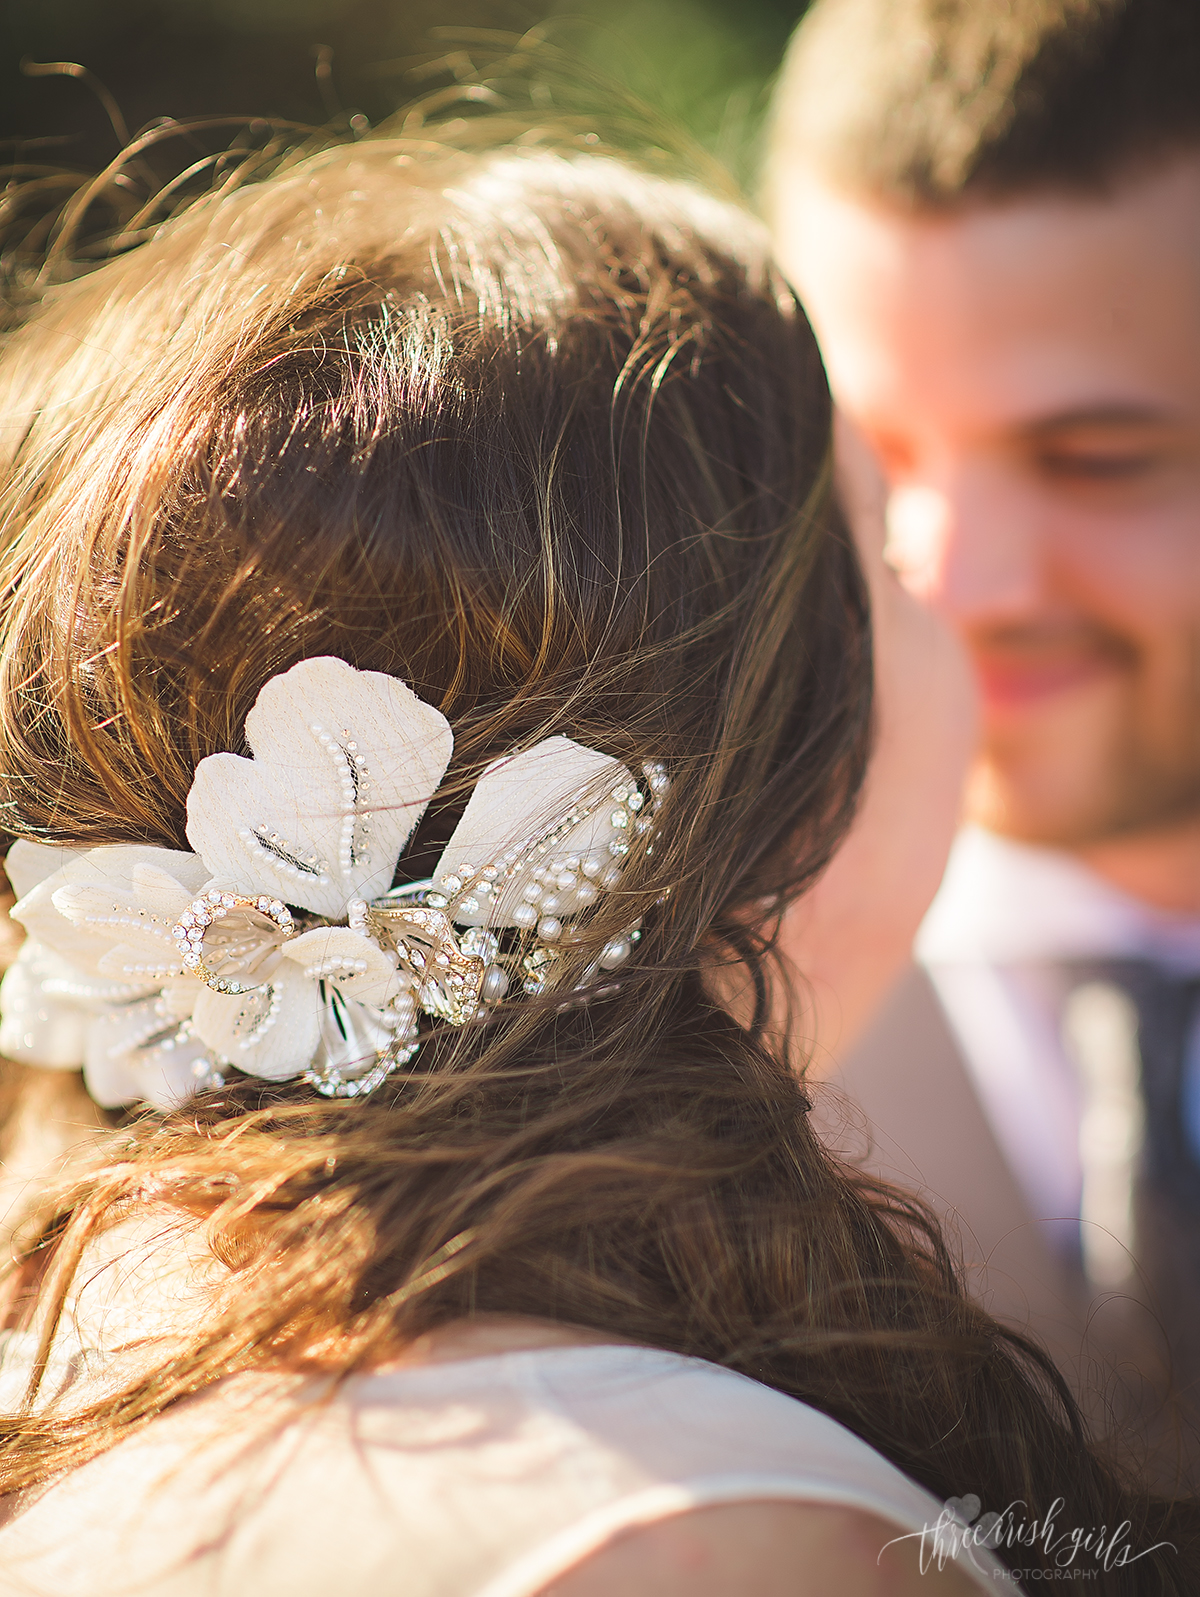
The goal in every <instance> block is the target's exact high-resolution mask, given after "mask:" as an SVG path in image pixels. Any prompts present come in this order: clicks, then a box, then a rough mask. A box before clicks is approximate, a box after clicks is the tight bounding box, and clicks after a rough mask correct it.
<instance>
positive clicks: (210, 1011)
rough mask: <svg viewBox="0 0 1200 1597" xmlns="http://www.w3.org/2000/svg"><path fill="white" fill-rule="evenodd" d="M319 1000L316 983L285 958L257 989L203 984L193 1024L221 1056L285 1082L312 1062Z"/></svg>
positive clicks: (251, 1072)
mask: <svg viewBox="0 0 1200 1597" xmlns="http://www.w3.org/2000/svg"><path fill="white" fill-rule="evenodd" d="M317 1005H318V989H317V984H316V982H314V981H309V980H308V979H307V978H306V977H305V976H304V974H303V972H302V971H301V970H300V969H299V967H298V966H296V965H293V964H291V963H290V962H289V961H287V960H280V962H279V965H278V967H277V969H276V970H275V971H274V972H273V973H272V975H271V977H270V979H269V980H268V981H266V982H264V983H263V985H262V986H261V987H256V988H255V989H254V990H253V991H252V992H248V993H238V994H234V993H218V992H214V991H213V989H212V988H211V987H204V988H201V990H200V994H199V997H198V998H197V999H196V1007H195V1009H194V1010H193V1012H192V1024H193V1026H194V1027H195V1030H196V1034H197V1036H199V1037H202V1038H203V1039H204V1041H205V1042H206V1043H207V1044H208V1045H209V1047H210V1048H211V1049H212V1051H213V1053H215V1054H216V1056H217V1058H218V1060H220V1061H222V1062H226V1063H228V1064H231V1065H234V1066H236V1067H237V1069H238V1070H242V1071H245V1072H246V1074H247V1075H250V1076H261V1077H263V1078H264V1079H265V1080H267V1081H286V1080H288V1078H289V1077H291V1076H299V1075H301V1074H302V1073H303V1072H304V1071H305V1070H307V1069H308V1067H309V1065H310V1064H311V1063H312V1057H313V1054H314V1053H315V1052H316V1048H317V1042H318V1038H319V1030H320V1028H319V1017H318V1012H317Z"/></svg>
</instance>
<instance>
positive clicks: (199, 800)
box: [187, 658, 454, 919]
mask: <svg viewBox="0 0 1200 1597" xmlns="http://www.w3.org/2000/svg"><path fill="white" fill-rule="evenodd" d="M246 738H247V741H248V742H249V744H250V747H251V749H252V750H253V751H254V758H253V759H252V760H246V759H242V758H241V757H240V756H238V755H235V754H214V755H211V756H210V757H209V758H208V759H206V760H201V762H200V764H199V766H198V767H197V769H196V778H195V781H194V782H193V784H192V790H191V792H190V794H189V795H188V828H187V833H188V840H189V842H190V843H191V844H192V846H193V848H195V849H196V851H197V852H198V853H200V854H202V855H203V856H204V859H205V861H206V862H207V864H208V866H209V868H210V870H211V872H212V874H213V875H214V876H215V877H216V878H217V879H218V880H220V881H223V882H224V881H229V882H236V883H241V884H244V887H243V891H245V890H247V889H249V888H253V889H255V890H261V889H263V888H269V889H270V890H271V891H272V892H274V893H276V894H277V895H278V896H279V897H280V898H281V899H283V900H284V902H285V903H288V904H297V905H302V906H303V907H304V908H305V909H311V910H314V911H315V912H316V913H317V914H319V915H328V916H329V917H330V918H332V919H339V918H340V917H341V916H342V915H343V914H344V913H345V910H346V906H347V904H348V903H349V902H350V901H351V900H352V899H355V898H374V897H377V896H378V895H379V894H381V893H384V892H386V891H387V889H388V888H389V887H390V886H391V884H392V876H393V875H394V873H395V869H396V861H397V859H398V858H399V856H400V850H401V848H403V846H404V844H405V842H406V841H407V839H408V837H409V835H410V834H411V832H412V830H413V828H414V827H415V826H416V824H417V822H418V821H419V820H420V818H421V816H422V814H423V813H424V810H425V806H426V805H427V804H428V802H429V800H430V798H431V797H432V796H433V794H434V792H435V791H436V789H437V785H438V783H439V782H440V781H441V779H442V776H443V775H444V774H445V770H446V767H447V765H448V764H449V763H450V754H451V751H452V749H453V746H454V739H453V736H452V734H451V732H450V726H449V723H448V722H447V721H446V719H445V717H444V716H443V715H441V714H439V712H438V711H437V710H435V709H433V707H432V706H431V705H428V704H424V703H422V701H421V700H420V699H418V698H417V697H416V695H415V694H414V693H413V692H411V690H410V689H409V688H407V687H405V685H404V683H402V682H400V681H398V680H397V679H396V678H395V677H390V676H386V675H384V674H383V673H382V672H378V671H356V670H355V669H354V668H353V667H352V666H349V665H347V664H346V663H345V661H344V660H335V659H331V658H322V659H316V660H304V661H302V662H301V663H300V664H299V665H295V666H293V667H292V669H291V670H290V671H285V672H284V673H283V674H282V675H280V676H277V677H273V678H272V679H271V681H269V682H268V683H267V684H266V686H265V687H264V688H263V690H262V692H261V693H260V694H259V696H258V699H257V701H256V703H255V705H254V708H253V709H252V710H251V711H250V714H249V715H248V716H247V717H246Z"/></svg>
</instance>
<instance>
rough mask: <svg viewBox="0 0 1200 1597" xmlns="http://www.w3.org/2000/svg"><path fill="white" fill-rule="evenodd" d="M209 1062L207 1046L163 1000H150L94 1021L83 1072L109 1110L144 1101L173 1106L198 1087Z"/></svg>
mask: <svg viewBox="0 0 1200 1597" xmlns="http://www.w3.org/2000/svg"><path fill="white" fill-rule="evenodd" d="M208 1062H209V1053H208V1048H207V1047H206V1045H205V1044H204V1043H203V1042H202V1041H201V1040H200V1038H198V1037H196V1036H194V1035H192V1034H191V1028H190V1027H188V1026H187V1025H186V1023H185V1024H184V1025H183V1026H182V1027H181V1026H180V1024H179V1022H178V1021H177V1020H176V1019H175V1018H174V1017H173V1016H172V1015H171V1014H170V1013H169V1011H168V1008H167V1006H166V1005H165V1004H164V1003H163V1002H162V1000H161V999H160V998H147V999H145V1000H144V1001H143V1002H141V1003H137V1004H125V1005H122V1006H121V1007H120V1008H115V1009H111V1010H109V1011H108V1012H107V1013H106V1014H104V1015H100V1016H98V1017H97V1018H96V1019H94V1020H93V1021H92V1022H91V1024H90V1025H89V1027H88V1032H87V1053H86V1058H85V1060H84V1067H83V1075H84V1081H85V1083H86V1084H87V1089H88V1092H89V1093H90V1094H91V1096H92V1097H93V1098H94V1099H95V1100H96V1102H97V1103H98V1104H100V1105H101V1106H102V1107H103V1108H105V1109H116V1108H118V1107H119V1106H120V1105H122V1104H129V1103H140V1102H145V1103H150V1104H153V1105H154V1106H155V1108H158V1109H170V1108H174V1107H175V1106H176V1105H177V1104H179V1103H181V1102H182V1101H183V1100H184V1099H185V1098H187V1097H188V1096H189V1095H190V1094H191V1093H192V1092H194V1091H195V1090H196V1087H197V1085H198V1081H199V1079H200V1077H201V1076H204V1075H207V1073H208V1070H207V1067H208ZM197 1066H199V1067H200V1069H199V1070H197Z"/></svg>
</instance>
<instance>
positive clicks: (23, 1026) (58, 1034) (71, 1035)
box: [0, 941, 91, 1070]
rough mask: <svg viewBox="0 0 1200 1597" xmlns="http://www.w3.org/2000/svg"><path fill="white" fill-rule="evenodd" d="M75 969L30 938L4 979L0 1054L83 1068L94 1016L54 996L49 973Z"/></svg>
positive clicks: (0, 995) (29, 1062)
mask: <svg viewBox="0 0 1200 1597" xmlns="http://www.w3.org/2000/svg"><path fill="white" fill-rule="evenodd" d="M69 970H71V966H69V965H68V964H67V963H66V961H65V960H62V959H59V957H58V956H57V954H52V953H51V952H50V950H49V949H48V948H45V947H44V946H43V945H42V944H41V943H35V942H32V941H28V942H26V943H24V944H22V947H21V951H20V953H19V954H18V955H17V957H16V959H15V960H14V961H13V963H12V964H11V965H10V966H9V968H8V970H7V971H6V972H5V975H4V980H3V981H2V982H0V1053H2V1054H4V1055H5V1056H6V1057H7V1058H9V1059H17V1060H20V1062H21V1063H22V1064H26V1065H42V1066H44V1067H45V1068H47V1069H49V1070H78V1069H79V1067H80V1066H81V1065H82V1064H83V1055H84V1049H85V1038H86V1034H87V1026H88V1021H89V1020H90V1018H91V1017H90V1015H89V1014H88V1012H87V1010H85V1009H81V1008H78V1007H77V1006H76V1005H74V1004H67V1003H63V1002H61V1001H57V1000H50V999H48V998H47V997H46V994H45V993H44V992H43V991H42V983H43V982H44V981H45V979H46V978H47V977H48V976H51V975H59V976H61V975H62V973H63V972H64V971H69Z"/></svg>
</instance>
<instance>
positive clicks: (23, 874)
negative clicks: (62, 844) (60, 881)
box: [4, 837, 85, 898]
mask: <svg viewBox="0 0 1200 1597" xmlns="http://www.w3.org/2000/svg"><path fill="white" fill-rule="evenodd" d="M84 852H85V850H83V849H79V848H58V847H57V846H56V845H54V844H51V843H31V842H30V841H29V840H28V838H24V837H22V838H18V839H17V841H16V842H15V843H14V844H13V846H12V847H11V848H10V849H9V851H8V853H7V855H6V856H5V860H4V872H5V875H6V876H7V877H8V879H9V881H10V882H11V883H12V890H13V892H14V893H15V894H16V895H17V897H18V898H24V897H25V895H26V893H32V891H33V889H34V888H35V887H36V886H37V884H38V883H39V882H44V881H45V880H46V878H47V877H48V876H53V875H54V873H55V871H60V870H62V868H63V866H64V865H68V864H69V863H70V862H71V860H74V859H79V858H81V857H82V855H83V853H84Z"/></svg>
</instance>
